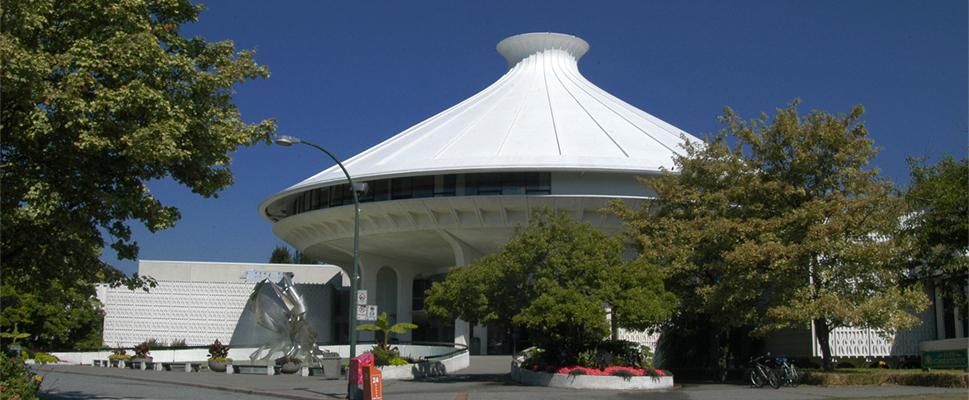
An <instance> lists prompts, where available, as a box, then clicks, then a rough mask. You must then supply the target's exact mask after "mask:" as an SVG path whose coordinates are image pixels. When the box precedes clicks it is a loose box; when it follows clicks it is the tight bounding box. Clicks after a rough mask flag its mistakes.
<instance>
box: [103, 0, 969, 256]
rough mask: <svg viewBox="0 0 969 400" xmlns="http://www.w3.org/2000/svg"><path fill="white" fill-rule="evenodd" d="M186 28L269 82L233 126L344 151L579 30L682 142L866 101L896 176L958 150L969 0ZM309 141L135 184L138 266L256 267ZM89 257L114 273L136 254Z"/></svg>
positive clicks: (593, 8) (258, 8)
mask: <svg viewBox="0 0 969 400" xmlns="http://www.w3.org/2000/svg"><path fill="white" fill-rule="evenodd" d="M205 4H206V6H207V9H206V10H205V11H204V12H203V13H202V15H201V17H200V20H199V22H198V23H195V24H191V25H188V26H185V27H183V33H185V34H189V35H201V36H203V37H205V38H206V39H208V40H210V41H217V40H227V39H228V40H233V41H234V42H235V43H236V45H237V47H238V48H239V49H254V50H256V59H257V61H258V62H259V63H261V64H264V65H268V66H269V68H270V70H271V71H272V77H271V78H269V79H265V80H260V81H255V82H248V83H246V84H243V85H241V86H240V87H238V91H237V95H236V97H235V100H236V103H237V104H238V105H239V107H240V109H241V111H242V114H243V117H244V118H245V119H246V120H248V121H253V122H254V121H258V120H261V119H264V118H275V119H277V121H278V124H279V132H280V133H281V134H290V135H297V136H302V137H305V138H306V139H308V140H311V141H314V142H316V143H319V144H321V145H323V146H324V147H327V148H328V149H329V150H330V151H331V152H333V153H334V154H336V155H337V156H338V157H341V158H349V157H351V156H353V155H355V154H357V153H359V152H360V151H363V150H365V149H367V148H368V147H370V146H373V145H375V144H377V143H379V142H380V141H382V140H384V139H386V138H388V137H390V136H392V135H394V134H396V133H398V132H400V131H402V130H404V129H406V128H408V127H410V126H411V125H413V124H416V123H418V122H420V121H422V120H423V119H425V118H427V117H429V116H431V115H434V114H436V113H437V112H439V111H442V110H444V109H445V108H447V107H449V106H451V105H453V104H455V103H457V102H459V101H461V100H463V99H465V98H467V97H469V96H471V95H473V94H474V93H476V92H477V91H479V90H481V89H483V88H484V87H486V86H487V85H489V84H490V83H492V82H493V81H494V80H496V79H497V78H498V77H500V76H501V75H502V74H503V73H504V71H505V68H506V67H505V62H504V60H503V59H502V58H501V56H499V55H498V54H497V53H496V52H495V50H494V49H495V45H496V44H497V43H498V41H500V40H501V39H503V38H505V37H507V36H511V35H514V34H518V33H525V32H546V31H552V32H562V33H569V34H574V35H577V36H579V37H582V38H583V39H585V40H586V41H588V42H589V43H590V45H591V50H590V51H589V53H588V54H587V55H586V56H585V57H584V58H583V59H582V61H581V62H580V64H579V67H580V70H581V71H582V72H583V74H584V75H585V76H586V77H587V78H589V80H591V81H592V82H593V83H595V84H597V85H599V86H600V87H602V88H603V89H605V90H607V91H609V92H611V93H612V94H614V95H616V96H617V97H619V98H621V99H623V100H625V101H626V102H628V103H630V104H633V105H635V106H637V107H639V108H641V109H643V110H645V111H647V112H649V113H651V114H653V115H655V116H657V117H659V118H661V119H663V120H665V121H667V122H669V123H671V124H673V125H676V126H678V127H679V128H681V129H684V130H686V131H688V132H690V133H692V134H694V135H697V136H700V137H703V136H704V135H706V134H709V133H712V132H715V131H716V130H717V129H718V125H717V116H718V115H720V114H721V113H722V111H723V108H724V106H730V107H732V108H733V109H734V110H736V111H737V112H739V113H740V114H741V115H742V116H744V117H748V118H752V117H756V116H757V115H758V114H759V113H760V112H768V113H772V112H773V110H774V109H775V108H778V107H783V106H785V105H787V104H788V103H790V101H791V100H792V99H794V98H801V99H802V101H803V103H802V106H801V110H802V111H803V112H808V111H810V110H812V109H818V110H824V111H828V112H833V113H841V112H847V111H848V110H849V109H850V107H851V106H852V105H855V104H863V105H864V106H865V107H866V110H867V112H866V114H865V116H864V121H865V124H866V125H867V126H868V128H869V130H870V133H871V137H872V138H873V139H874V140H875V144H876V145H877V146H878V147H880V148H881V153H880V154H879V155H878V156H877V158H876V159H875V160H874V162H873V166H874V167H876V168H879V169H880V170H881V171H882V173H883V174H884V175H885V176H887V177H889V178H891V179H892V180H894V181H895V182H897V183H899V184H900V185H904V184H905V183H906V182H907V180H908V178H907V167H906V164H905V158H906V157H909V156H916V157H928V158H929V160H930V161H937V160H938V159H939V158H940V157H942V156H943V155H946V154H950V155H953V156H956V157H959V158H962V157H965V156H966V152H967V148H969V147H967V146H969V143H967V137H969V126H967V125H969V123H967V120H969V116H967V113H969V111H967V110H969V97H967V90H969V78H967V75H969V73H967V71H969V63H967V57H969V54H967V53H969V50H967V48H969V43H967V37H969V31H967V17H969V15H967V13H969V11H967V2H966V1H964V0H951V1H950V0H944V1H903V0H893V1H858V0H852V1H756V2H755V1H585V2H577V1H527V2H526V1H474V2H471V1H468V2H459V1H440V2H417V1H396V2H352V1H346V2H334V1H327V2H317V1H306V2H295V1H293V2H265V1H259V2H257V1H238V0H235V1H215V0H210V1H207V2H205ZM331 164H332V163H331V162H327V161H326V160H325V159H324V158H323V157H322V154H320V153H318V152H315V151H313V150H312V149H310V148H308V147H294V148H283V147H278V146H267V145H257V146H253V147H248V148H243V149H240V150H238V151H237V152H235V153H233V164H232V169H233V171H234V172H235V184H234V185H233V186H231V187H230V188H228V189H226V190H225V191H224V192H222V193H221V194H220V196H219V197H218V198H213V199H203V198H200V197H198V196H197V195H195V194H193V193H191V192H190V191H188V190H186V189H184V188H181V187H179V186H178V185H176V184H174V183H171V182H169V181H158V182H152V183H151V184H150V189H151V191H152V192H153V193H154V194H155V195H156V196H157V197H159V198H160V199H161V200H162V201H163V202H165V203H167V204H170V205H174V206H176V207H178V208H179V209H180V210H181V211H182V219H181V220H180V221H179V222H178V225H177V226H176V227H175V228H173V229H169V230H166V231H163V232H159V233H155V234H150V233H148V232H147V231H146V230H145V229H143V228H141V227H136V229H135V239H136V240H138V242H139V244H140V246H141V254H140V258H142V259H163V260H202V261H248V262H265V261H266V260H268V258H269V254H270V252H271V251H272V249H273V247H275V246H277V245H280V244H283V242H282V241H281V240H279V239H278V238H276V237H275V236H274V235H273V234H272V229H271V226H270V224H269V223H267V222H265V221H264V220H262V219H261V218H260V217H259V214H258V212H257V210H256V206H257V205H258V204H259V202H260V201H262V200H263V199H264V198H266V197H268V196H269V195H271V194H273V193H275V192H277V191H279V190H282V189H283V188H285V187H288V186H290V185H292V184H294V183H296V182H298V181H300V180H302V179H304V178H306V177H308V176H310V175H312V174H314V173H316V172H318V171H320V170H322V169H324V168H326V167H328V166H330V165H331ZM104 259H105V260H106V261H108V262H109V263H112V264H113V265H116V266H118V267H120V268H121V269H122V270H124V271H126V272H129V273H130V272H134V271H135V270H136V269H137V266H136V263H135V262H127V261H126V262H120V261H117V260H116V259H115V258H114V255H113V254H110V253H106V254H105V256H104Z"/></svg>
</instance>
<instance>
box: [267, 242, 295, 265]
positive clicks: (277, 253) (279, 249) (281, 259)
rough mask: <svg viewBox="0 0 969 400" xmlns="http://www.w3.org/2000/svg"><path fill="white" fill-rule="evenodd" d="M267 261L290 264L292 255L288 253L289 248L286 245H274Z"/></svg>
mask: <svg viewBox="0 0 969 400" xmlns="http://www.w3.org/2000/svg"><path fill="white" fill-rule="evenodd" d="M269 262H270V263H271V264H292V263H293V256H291V255H290V254H289V248H287V247H286V246H276V248H274V249H273V253H272V255H270V256H269Z"/></svg>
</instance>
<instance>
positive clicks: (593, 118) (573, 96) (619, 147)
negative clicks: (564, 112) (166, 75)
mask: <svg viewBox="0 0 969 400" xmlns="http://www.w3.org/2000/svg"><path fill="white" fill-rule="evenodd" d="M552 72H553V73H555V79H556V80H557V81H558V82H559V84H560V85H562V88H563V89H565V93H568V94H569V97H571V98H572V100H573V101H575V104H578V105H579V108H581V109H582V111H584V112H585V115H588V116H589V119H591V120H592V122H593V123H594V124H596V126H598V127H599V130H601V131H602V133H603V134H605V135H606V137H607V138H609V140H610V141H612V144H614V145H616V148H617V149H619V152H621V153H622V155H624V156H626V158H629V153H626V150H623V148H622V146H620V145H619V142H617V141H616V139H615V138H613V137H612V135H610V134H609V132H608V131H606V128H605V127H603V126H602V124H600V123H599V121H598V120H596V117H594V116H593V115H592V113H590V112H589V110H588V109H587V108H585V105H583V104H582V102H580V101H579V99H577V98H576V97H575V95H574V94H572V91H571V90H569V88H568V87H566V86H565V83H563V82H562V78H560V77H559V74H558V73H557V72H556V68H555V64H553V65H552Z"/></svg>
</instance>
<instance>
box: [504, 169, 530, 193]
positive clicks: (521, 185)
mask: <svg viewBox="0 0 969 400" xmlns="http://www.w3.org/2000/svg"><path fill="white" fill-rule="evenodd" d="M501 194H503V195H512V194H525V174H524V173H521V172H505V173H503V174H501Z"/></svg>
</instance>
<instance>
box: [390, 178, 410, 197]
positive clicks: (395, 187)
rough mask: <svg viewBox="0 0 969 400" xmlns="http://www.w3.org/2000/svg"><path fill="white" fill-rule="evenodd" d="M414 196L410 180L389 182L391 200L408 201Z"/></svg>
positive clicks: (398, 179) (395, 179) (399, 179)
mask: <svg viewBox="0 0 969 400" xmlns="http://www.w3.org/2000/svg"><path fill="white" fill-rule="evenodd" d="M413 195H414V189H413V180H412V179H411V178H394V179H391V181H390V198H391V199H394V200H396V199H409V198H411V196H413Z"/></svg>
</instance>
